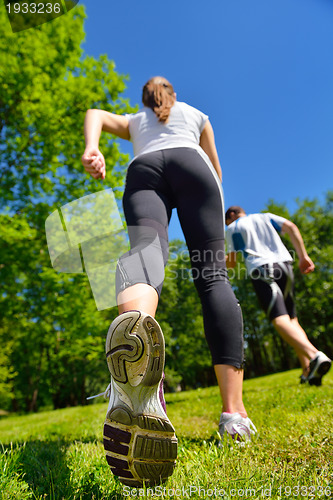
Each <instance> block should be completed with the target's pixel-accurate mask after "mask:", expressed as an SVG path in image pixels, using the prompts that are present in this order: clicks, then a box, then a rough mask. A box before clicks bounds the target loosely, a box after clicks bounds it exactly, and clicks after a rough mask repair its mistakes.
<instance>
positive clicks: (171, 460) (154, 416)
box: [104, 311, 177, 487]
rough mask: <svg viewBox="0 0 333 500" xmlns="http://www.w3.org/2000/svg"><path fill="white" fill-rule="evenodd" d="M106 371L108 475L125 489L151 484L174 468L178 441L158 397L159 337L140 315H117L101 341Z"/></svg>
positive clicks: (150, 322) (161, 342)
mask: <svg viewBox="0 0 333 500" xmlns="http://www.w3.org/2000/svg"><path fill="white" fill-rule="evenodd" d="M105 348H106V358H107V363H108V367H109V370H110V373H111V384H110V386H109V387H110V389H109V394H110V400H109V407H108V410H107V414H106V420H105V423H104V449H105V452H106V459H107V462H108V464H109V465H110V467H111V471H112V472H113V474H115V475H116V476H118V477H119V480H120V481H121V482H122V483H123V484H126V485H128V486H133V487H140V486H142V485H143V483H145V484H146V485H156V484H159V483H161V482H163V481H165V480H166V479H167V478H168V477H169V476H171V474H172V473H173V470H174V468H175V464H176V458H177V438H176V436H175V430H174V428H173V426H172V424H171V422H170V420H169V419H168V417H167V415H166V413H165V411H164V409H163V406H162V401H161V400H162V397H161V384H162V378H163V369H164V357H165V351H164V337H163V333H162V330H161V328H160V326H159V324H158V323H157V321H156V320H155V319H154V318H152V317H151V316H149V315H148V314H145V313H142V312H140V311H130V312H126V313H123V314H121V315H120V316H118V317H117V318H116V319H115V320H114V321H113V322H112V324H111V326H110V329H109V331H108V334H107V338H106V347H105Z"/></svg>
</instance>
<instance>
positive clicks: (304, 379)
mask: <svg viewBox="0 0 333 500" xmlns="http://www.w3.org/2000/svg"><path fill="white" fill-rule="evenodd" d="M299 378H300V383H301V384H306V382H307V381H308V377H307V376H306V375H303V374H302V375H301V376H300V377H299Z"/></svg>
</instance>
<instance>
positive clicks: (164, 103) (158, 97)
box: [142, 76, 176, 123]
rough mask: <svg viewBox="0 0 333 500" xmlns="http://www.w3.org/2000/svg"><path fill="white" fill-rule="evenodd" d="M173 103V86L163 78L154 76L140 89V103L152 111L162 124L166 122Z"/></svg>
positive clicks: (174, 97)
mask: <svg viewBox="0 0 333 500" xmlns="http://www.w3.org/2000/svg"><path fill="white" fill-rule="evenodd" d="M175 102H176V96H175V93H174V90H173V86H172V85H171V83H170V82H168V80H167V79H166V78H164V77H163V76H154V77H153V78H151V79H150V80H148V82H147V83H146V84H145V85H144V87H143V89H142V103H143V104H144V106H147V107H148V108H150V109H151V110H153V111H154V113H155V115H156V116H157V118H158V120H159V121H160V122H162V123H166V122H167V121H168V118H169V115H170V110H171V108H172V106H173V105H174V104H175Z"/></svg>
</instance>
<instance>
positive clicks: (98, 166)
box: [81, 147, 106, 180]
mask: <svg viewBox="0 0 333 500" xmlns="http://www.w3.org/2000/svg"><path fill="white" fill-rule="evenodd" d="M81 161H82V165H83V166H84V169H85V171H86V172H88V173H89V174H90V175H91V176H92V177H93V178H94V179H102V180H103V179H105V175H106V170H105V159H104V156H103V155H102V153H101V152H100V150H99V149H98V148H95V147H86V149H85V152H84V153H83V155H82V158H81Z"/></svg>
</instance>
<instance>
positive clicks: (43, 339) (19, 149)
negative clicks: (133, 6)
mask: <svg viewBox="0 0 333 500" xmlns="http://www.w3.org/2000/svg"><path fill="white" fill-rule="evenodd" d="M83 22H84V11H83V9H82V8H75V9H73V10H72V11H70V12H69V13H68V14H67V15H64V16H61V17H59V18H57V19H55V20H54V21H52V22H50V23H46V24H44V25H42V26H40V27H37V28H34V29H30V30H27V31H24V32H21V33H16V34H12V33H11V31H10V26H9V22H8V20H7V18H6V17H5V11H4V10H3V9H2V10H1V9H0V35H1V36H0V139H1V140H0V155H1V158H0V252H1V261H0V287H1V293H0V342H1V351H0V408H2V409H5V410H14V411H36V410H38V409H39V408H42V407H46V406H49V407H52V408H59V407H64V406H67V405H76V404H85V403H86V396H87V395H90V394H91V393H95V392H100V391H101V390H102V389H103V388H105V387H106V385H107V383H108V377H109V375H108V371H107V368H106V362H105V355H104V339H105V334H106V332H107V328H108V325H109V322H110V320H111V319H113V318H114V317H115V315H116V314H117V313H116V310H115V309H114V308H111V309H108V310H106V311H102V312H98V311H97V309H96V305H95V302H94V299H93V296H92V292H91V288H90V285H89V282H88V279H87V277H86V275H85V274H66V273H58V272H56V271H54V269H53V268H52V266H51V262H50V258H49V255H48V251H47V243H46V239H45V229H44V224H45V220H46V218H47V217H48V216H49V215H50V214H51V213H52V212H53V211H54V210H56V209H57V207H60V206H62V205H63V204H65V203H68V202H71V201H73V200H75V199H78V198H80V197H82V196H85V195H87V194H90V193H93V192H96V191H99V190H101V189H103V185H101V181H94V180H93V179H92V178H91V177H89V176H88V175H86V174H85V173H84V172H83V169H82V167H81V161H80V158H81V155H82V153H83V149H84V140H83V120H84V114H85V111H86V109H88V108H92V107H97V108H103V109H107V110H109V111H114V112H121V113H123V112H131V111H133V108H131V107H130V105H129V103H128V102H127V101H126V100H125V99H123V98H122V92H123V90H124V89H125V77H124V76H122V75H118V74H117V72H116V70H115V65H114V63H113V62H112V61H110V60H108V59H107V57H106V56H101V57H100V58H99V59H98V60H96V59H94V58H92V57H88V56H87V55H86V54H84V52H83V50H82V48H81V44H82V41H83V38H84V30H83ZM101 149H102V151H103V153H104V154H105V157H106V160H107V167H108V168H107V177H106V180H105V181H104V185H106V186H107V187H112V188H113V189H114V191H115V193H116V194H117V196H118V197H120V195H121V190H122V185H123V182H124V177H125V176H124V174H125V165H126V163H127V160H128V158H127V156H126V155H123V154H122V153H121V150H120V148H119V145H118V142H117V141H116V140H115V138H113V137H112V136H109V135H102V138H101ZM298 203H299V207H298V209H297V210H296V212H295V213H294V214H292V216H291V215H290V214H289V213H288V211H287V210H286V208H285V206H283V205H276V204H275V203H274V202H273V201H271V202H270V203H269V204H268V205H267V207H266V209H267V210H269V211H272V212H275V213H277V214H280V215H284V216H286V217H288V218H291V219H292V220H294V221H295V222H296V224H297V225H298V226H299V228H300V230H301V232H302V234H303V236H304V240H305V243H306V246H307V249H308V252H309V254H310V256H311V257H312V259H313V260H314V262H315V264H316V271H315V272H314V273H313V274H311V275H310V276H302V275H300V273H298V272H297V271H296V293H297V297H298V301H297V305H298V314H299V318H300V321H301V324H302V325H303V327H304V328H305V330H306V331H307V333H308V335H309V337H310V339H311V340H312V341H313V343H314V344H315V345H316V346H317V347H318V348H319V349H321V350H324V351H325V352H326V353H327V354H328V355H329V356H332V355H333V340H332V333H331V332H332V327H333V318H332V308H331V307H330V306H331V304H332V298H333V297H332V294H333V292H332V266H331V262H332V259H333V249H332V243H331V235H332V232H333V216H332V204H333V195H332V193H328V195H327V199H326V201H325V203H324V204H322V205H321V204H320V203H319V202H318V201H317V200H304V201H301V200H299V202H298ZM287 245H288V246H290V244H289V242H287ZM295 267H296V266H295ZM242 269H243V270H244V267H242V264H240V267H239V269H238V272H239V274H238V275H236V276H235V277H233V278H232V284H233V287H234V289H235V292H236V296H237V297H238V298H239V300H240V302H241V305H242V309H243V315H244V329H245V340H246V346H247V347H246V357H247V365H246V374H247V376H254V375H259V374H260V375H261V374H265V373H269V372H272V371H277V370H282V369H286V368H290V367H293V366H296V363H297V360H296V358H295V355H294V353H293V351H292V350H291V349H289V348H288V346H286V345H285V344H284V343H283V342H282V341H281V339H280V338H279V337H278V336H277V334H276V333H275V332H274V330H273V329H272V327H271V326H270V324H269V323H268V321H267V320H266V319H265V317H264V314H263V313H262V312H261V311H260V308H259V306H258V304H257V299H256V297H255V294H254V292H253V290H252V288H251V283H250V282H249V281H248V280H246V279H244V278H243V277H242V276H241V274H242ZM157 319H158V321H159V322H160V323H161V325H162V327H163V330H164V333H165V337H166V351H167V352H166V385H167V387H168V388H169V389H175V388H176V387H177V386H179V385H181V386H182V387H183V388H184V387H197V386H199V385H209V384H212V383H214V382H215V379H214V374H213V370H212V366H211V358H210V353H209V349H208V347H207V344H206V340H205V336H204V331H203V322H202V312H201V305H200V302H199V299H198V297H197V293H196V290H195V288H194V285H193V281H192V279H191V273H190V261H189V256H188V253H187V251H186V248H185V244H184V243H183V242H179V241H177V242H172V244H171V249H170V259H169V264H168V266H167V269H166V279H165V283H164V287H163V292H162V298H161V301H160V304H159V307H158V311H157Z"/></svg>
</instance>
